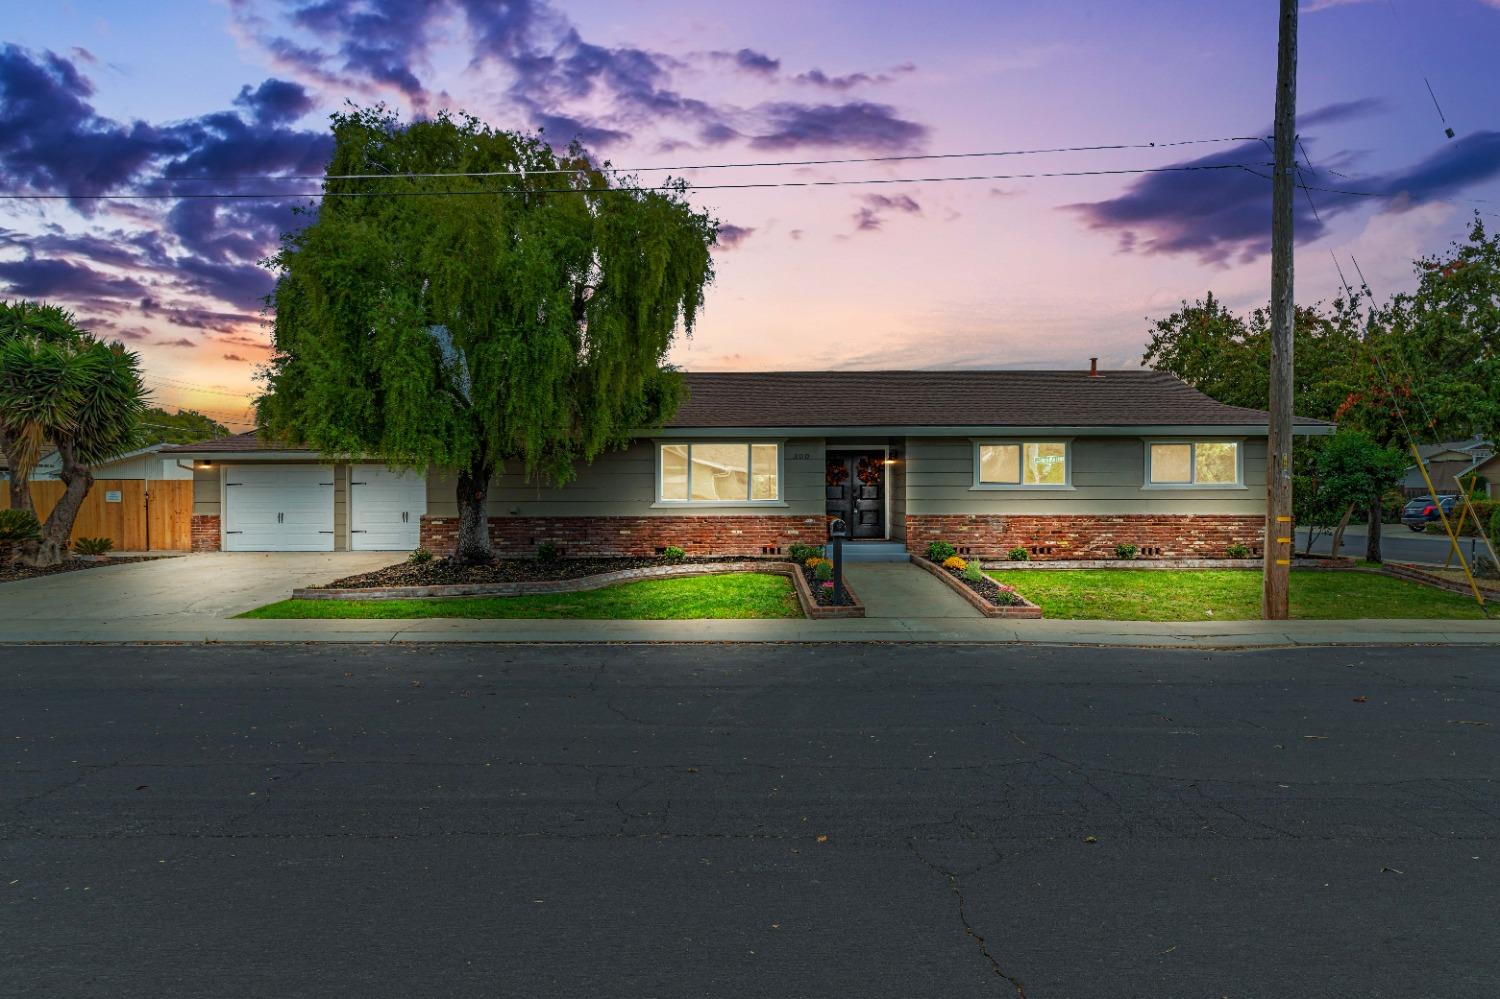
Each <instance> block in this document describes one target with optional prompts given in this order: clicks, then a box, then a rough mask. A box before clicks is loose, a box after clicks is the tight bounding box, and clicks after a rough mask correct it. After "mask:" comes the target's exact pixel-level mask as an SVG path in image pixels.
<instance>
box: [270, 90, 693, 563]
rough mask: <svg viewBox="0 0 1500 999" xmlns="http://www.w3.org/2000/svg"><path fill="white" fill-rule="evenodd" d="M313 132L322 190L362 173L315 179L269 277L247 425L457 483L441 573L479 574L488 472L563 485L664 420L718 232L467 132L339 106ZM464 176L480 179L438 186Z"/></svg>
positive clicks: (449, 124)
mask: <svg viewBox="0 0 1500 999" xmlns="http://www.w3.org/2000/svg"><path fill="white" fill-rule="evenodd" d="M333 134H334V143H335V145H334V153H333V159H332V162H331V163H330V165H329V170H328V172H329V174H330V175H331V176H332V175H349V174H360V175H371V174H374V175H378V176H377V178H376V179H373V180H371V179H365V180H332V179H330V180H327V181H326V182H325V184H324V191H325V197H324V199H323V201H322V205H321V207H320V208H319V209H318V212H317V217H316V219H315V220H314V221H313V222H312V223H311V224H310V225H308V226H307V227H306V228H304V229H303V230H301V231H300V232H298V233H295V234H291V235H288V236H285V237H284V238H283V240H282V247H281V251H280V253H279V254H278V255H277V256H276V257H275V258H274V260H273V261H272V263H273V265H274V266H275V267H276V268H277V269H278V271H279V272H280V273H279V279H278V282H277V285H276V290H275V293H274V296H273V298H274V305H275V311H276V320H275V334H274V336H275V339H274V353H273V355H272V357H271V360H270V363H269V367H268V371H267V374H266V378H267V388H268V391H267V393H266V394H265V395H264V396H263V397H262V398H261V400H260V401H259V412H260V416H261V419H262V422H263V425H264V426H265V427H266V428H267V429H268V430H269V431H270V432H271V433H272V434H274V435H276V436H278V437H281V438H285V439H287V440H290V441H294V442H298V443H307V444H309V445H311V446H313V447H315V448H317V449H318V450H319V451H321V452H323V453H324V454H325V455H328V456H331V457H337V456H346V455H352V454H370V455H375V456H378V457H380V458H381V459H383V460H385V461H388V462H390V463H392V464H395V465H398V466H406V467H410V468H414V469H422V470H425V469H426V468H427V467H428V466H429V465H437V466H439V467H444V468H451V469H454V470H456V472H457V494H458V495H457V498H458V507H459V511H460V517H459V538H458V555H459V557H461V558H463V559H466V560H487V559H489V558H490V557H491V556H492V550H491V546H490V539H489V531H488V517H487V510H486V493H487V491H488V488H489V484H490V481H491V479H492V478H493V477H494V475H495V474H496V473H497V472H500V473H505V472H506V471H507V469H506V468H505V463H507V462H511V461H514V462H516V463H518V465H519V471H520V472H522V473H523V474H525V475H526V476H527V477H528V478H535V477H538V476H540V477H542V478H544V479H546V480H547V481H550V482H552V483H556V484H562V483H565V482H567V481H568V480H569V479H570V478H571V477H572V475H573V470H574V467H575V465H576V464H577V463H578V462H579V461H590V460H592V459H593V458H594V457H596V456H597V455H598V454H600V453H601V452H602V451H604V450H605V449H607V448H611V447H619V446H623V445H624V444H625V443H626V441H627V440H628V434H629V432H630V431H631V430H633V429H636V428H640V427H647V426H652V425H655V424H657V423H659V422H660V421H662V420H664V419H665V418H666V417H667V416H668V415H670V414H671V412H672V411H673V410H674V409H675V407H676V405H677V403H678V402H679V401H680V398H681V394H682V385H681V378H680V376H679V375H677V374H676V373H675V372H673V371H670V370H668V369H667V368H666V366H665V359H666V355H667V352H668V350H669V349H670V347H671V345H672V342H673V338H674V336H675V335H676V332H677V330H678V329H682V330H684V331H685V332H687V333H691V331H692V328H693V324H694V321H695V320H696V318H697V314H698V310H699V308H700V306H701V304H702V301H703V289H704V287H705V285H706V284H707V283H708V282H709V281H710V280H711V279H712V276H713V265H712V261H711V258H710V255H709V247H710V245H711V244H712V243H713V242H714V238H715V234H716V231H717V223H716V222H715V221H714V220H713V219H712V218H710V217H709V216H708V215H707V214H704V213H701V212H697V211H694V210H693V209H692V208H691V207H690V206H689V205H688V203H687V201H686V198H685V196H684V187H683V186H682V185H680V184H679V185H677V186H676V187H675V188H673V189H671V190H665V191H662V190H645V189H641V188H639V187H638V186H636V185H635V184H634V183H633V182H631V181H628V180H624V181H622V180H620V179H619V178H617V177H615V176H614V175H613V174H611V173H610V172H608V171H607V170H606V169H602V168H600V167H598V166H596V165H594V164H593V163H592V162H591V161H590V160H589V159H588V157H587V156H586V155H585V154H584V153H583V151H582V149H581V148H579V147H577V146H576V145H575V146H574V147H572V148H571V149H570V150H569V151H568V152H567V153H566V154H564V155H559V154H556V153H554V152H553V150H552V149H551V148H549V147H548V146H547V145H546V144H545V143H544V142H543V141H542V140H541V139H540V138H539V137H535V136H529V135H523V134H517V133H511V132H503V131H496V130H492V129H490V128H489V127H488V126H486V125H484V124H482V123H481V122H479V121H478V120H477V119H475V118H473V117H470V116H467V115H459V116H457V117H451V116H449V115H447V114H441V115H439V116H438V117H437V118H436V119H434V120H431V121H421V122H414V123H412V124H410V125H404V126H403V125H401V124H400V123H399V122H398V121H397V120H396V119H395V117H394V116H392V115H391V114H390V113H389V112H387V111H386V110H385V109H384V108H379V107H377V108H373V109H364V110H354V111H351V112H349V113H347V114H341V115H336V116H335V117H334V126H333ZM473 172H488V173H492V174H500V176H488V177H473V176H469V177H460V176H455V174H457V173H473ZM423 174H442V175H443V176H421V175H423Z"/></svg>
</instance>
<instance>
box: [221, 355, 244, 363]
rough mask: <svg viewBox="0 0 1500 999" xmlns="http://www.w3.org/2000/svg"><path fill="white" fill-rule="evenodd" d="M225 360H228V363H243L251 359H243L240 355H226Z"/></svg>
mask: <svg viewBox="0 0 1500 999" xmlns="http://www.w3.org/2000/svg"><path fill="white" fill-rule="evenodd" d="M224 360H226V361H242V362H243V361H248V360H250V358H248V357H241V356H240V355H238V354H225V355H224Z"/></svg>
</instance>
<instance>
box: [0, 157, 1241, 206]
mask: <svg viewBox="0 0 1500 999" xmlns="http://www.w3.org/2000/svg"><path fill="white" fill-rule="evenodd" d="M1250 167H1251V164H1245V163H1205V164H1183V165H1179V166H1162V167H1132V168H1119V169H1114V170H1052V171H1038V172H1035V173H995V174H969V175H964V176H957V177H954V176H948V177H866V178H861V179H855V180H780V181H756V182H745V183H739V184H689V183H687V182H685V181H684V182H683V183H682V184H681V185H680V189H682V190H688V191H739V190H757V189H764V188H774V187H856V186H860V185H865V184H887V185H888V184H942V183H949V182H954V181H976V180H1038V179H1043V178H1053V177H1117V176H1128V175H1139V174H1155V173H1200V172H1208V171H1216V170H1249V169H1250ZM1251 172H1252V173H1253V172H1254V171H1253V170H1252V171H1251ZM449 176H453V175H449ZM677 190H679V185H677V184H660V185H656V186H653V187H603V188H586V187H585V188H580V187H552V188H498V189H479V190H473V191H313V192H287V193H270V192H260V191H256V192H232V191H224V192H214V193H191V194H155V193H153V194H79V195H73V194H0V200H3V201H158V200H169V201H175V200H192V199H205V198H209V199H211V198H218V199H223V200H230V201H234V200H265V199H282V200H286V199H292V198H309V199H311V198H334V197H337V198H430V197H463V196H472V195H495V194H511V195H521V196H523V197H525V196H528V195H533V194H635V193H644V192H647V191H677Z"/></svg>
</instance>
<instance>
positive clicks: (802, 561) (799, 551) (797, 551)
mask: <svg viewBox="0 0 1500 999" xmlns="http://www.w3.org/2000/svg"><path fill="white" fill-rule="evenodd" d="M824 550H825V549H824V547H823V546H822V545H807V544H803V543H802V542H800V541H799V542H797V543H796V544H794V545H788V546H787V550H786V554H787V557H788V558H790V559H791V560H792V561H793V562H796V563H797V564H798V565H806V564H807V560H808V559H810V558H818V557H819V556H821V555H822V554H823V552H824Z"/></svg>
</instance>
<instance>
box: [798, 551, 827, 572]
mask: <svg viewBox="0 0 1500 999" xmlns="http://www.w3.org/2000/svg"><path fill="white" fill-rule="evenodd" d="M802 564H803V565H805V566H807V567H808V568H809V569H812V570H813V571H817V568H818V566H820V565H826V566H828V567H829V568H830V569H831V568H833V560H832V559H827V558H824V557H823V556H821V555H814V556H813V557H812V558H810V559H804V560H803V562H802Z"/></svg>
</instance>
